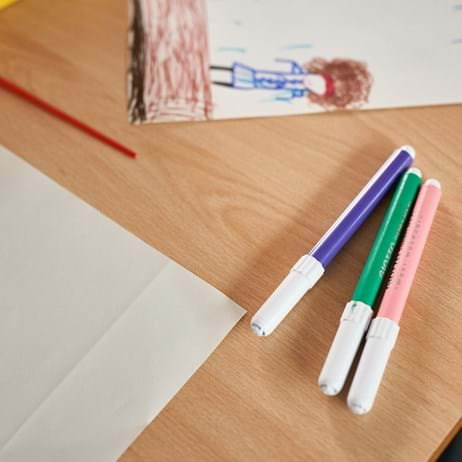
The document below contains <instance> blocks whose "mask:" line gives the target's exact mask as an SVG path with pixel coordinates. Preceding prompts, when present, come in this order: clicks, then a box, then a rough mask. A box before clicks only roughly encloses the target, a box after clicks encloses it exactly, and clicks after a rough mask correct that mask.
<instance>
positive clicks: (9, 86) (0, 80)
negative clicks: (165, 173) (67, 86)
mask: <svg viewBox="0 0 462 462" xmlns="http://www.w3.org/2000/svg"><path fill="white" fill-rule="evenodd" d="M0 87H3V88H5V89H6V90H9V91H11V92H12V93H14V94H16V95H18V96H21V97H22V98H24V99H26V100H27V101H29V102H31V103H32V104H35V105H36V106H38V107H39V108H41V109H43V110H45V111H47V112H49V113H50V114H53V115H54V116H55V117H58V119H61V120H64V121H65V122H67V123H69V124H71V125H74V127H77V128H79V129H80V130H82V131H84V132H86V133H88V134H89V135H90V136H93V137H94V138H97V139H98V140H100V141H102V142H103V143H106V144H108V145H109V146H112V147H113V148H115V149H117V150H118V151H120V152H121V153H123V154H125V155H126V156H129V157H132V158H136V152H134V151H132V150H130V149H128V148H126V147H125V146H122V145H121V144H120V143H118V142H117V141H114V140H113V139H111V138H109V137H107V136H106V135H103V134H102V133H100V132H98V131H97V130H95V129H94V128H91V127H90V126H89V125H87V124H85V123H83V122H81V121H80V120H77V119H75V118H74V117H72V116H70V115H69V114H66V113H65V112H63V111H61V110H60V109H58V108H57V107H55V106H52V105H51V104H49V103H47V102H46V101H43V100H41V99H40V98H37V96H34V95H33V94H32V93H29V92H28V91H26V90H23V89H22V88H20V87H18V86H17V85H15V84H14V83H11V82H8V81H7V80H5V79H3V78H2V77H0Z"/></svg>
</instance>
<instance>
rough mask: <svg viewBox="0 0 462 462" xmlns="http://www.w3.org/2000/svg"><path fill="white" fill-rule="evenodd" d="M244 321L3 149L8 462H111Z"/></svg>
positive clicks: (1, 433) (0, 223) (0, 350)
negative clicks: (235, 326)
mask: <svg viewBox="0 0 462 462" xmlns="http://www.w3.org/2000/svg"><path fill="white" fill-rule="evenodd" d="M243 314H244V310H243V309H242V308H240V307H238V306H237V305H236V304H235V303H234V302H232V301H231V300H230V299H228V298H227V297H226V296H225V295H223V294H222V293H220V292H219V291H218V290H216V289H214V288H213V287H211V286H210V285H208V284H207V283H205V282H204V281H202V280H201V279H199V278H198V277H196V276H194V275H193V274H192V273H190V272H189V271H187V270H185V269H184V268H182V267H181V266H179V265H177V264H176V263H174V262H173V261H172V260H170V259H168V258H167V257H166V256H164V255H162V254H161V253H159V252H157V251H156V250H154V249H153V248H151V247H149V246H148V245H147V244H145V243H144V242H143V241H141V240H140V239H138V238H136V237H135V236H133V235H132V234H130V233H128V232H127V231H126V230H124V229H123V228H121V227H120V226H119V225H117V224H116V223H114V222H113V221H111V220H109V219H108V218H106V217H105V216H103V215H102V214H101V213H99V212H98V211H97V210H95V209H94V208H92V207H90V206H89V205H88V204H86V203H85V202H83V201H81V200H80V199H78V198H77V197H75V196H74V195H72V194H71V193H70V192H68V191H66V190H65V189H64V188H62V187H60V186H59V185H57V184H56V183H54V182H53V181H52V180H50V179H49V178H47V177H46V176H45V175H43V174H42V173H40V172H39V171H37V170H35V169H34V168H32V167H31V166H30V165H29V164H27V163H26V162H24V161H23V160H21V159H19V158H18V157H16V156H15V155H13V154H12V153H10V152H8V151H7V150H6V149H4V148H1V147H0V367H1V369H0V461H1V462H6V461H8V462H9V461H24V462H26V461H27V462H30V461H34V462H41V461H46V462H50V461H60V462H66V461H86V462H92V461H95V462H105V461H113V460H115V459H116V458H117V457H119V456H120V455H121V453H122V452H123V451H124V450H125V449H126V448H127V447H128V446H129V445H130V443H131V442H132V441H133V440H134V439H135V437H136V436H137V435H138V434H139V433H140V432H141V431H142V430H143V428H144V427H145V426H146V425H147V424H148V423H149V422H150V421H151V420H152V419H153V418H154V417H155V416H156V415H157V414H158V413H159V412H160V411H161V410H162V408H163V407H164V406H165V405H166V404H167V402H168V401H169V400H170V399H171V398H172V397H173V396H174V394H175V393H176V392H177V391H178V390H179V389H180V388H181V386H182V385H183V384H184V383H185V382H186V381H187V380H188V378H189V377H190V376H191V375H192V374H193V373H194V371H195V370H196V369H197V368H198V367H199V366H200V365H201V364H202V363H203V362H204V361H205V359H206V358H207V357H208V356H209V355H210V353H211V352H212V351H213V350H214V349H215V347H216V346H217V345H218V344H219V343H220V341H221V340H222V339H223V338H224V337H225V335H226V334H227V333H228V332H229V330H230V329H231V328H232V327H233V326H234V325H235V323H236V322H237V321H238V320H239V319H240V318H241V317H242V315H243Z"/></svg>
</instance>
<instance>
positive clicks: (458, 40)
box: [451, 38, 462, 45]
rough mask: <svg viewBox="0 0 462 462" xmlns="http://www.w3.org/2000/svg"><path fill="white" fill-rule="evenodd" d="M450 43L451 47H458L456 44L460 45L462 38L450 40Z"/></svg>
mask: <svg viewBox="0 0 462 462" xmlns="http://www.w3.org/2000/svg"><path fill="white" fill-rule="evenodd" d="M451 43H452V44H453V45H458V44H460V43H462V38H456V39H452V40H451Z"/></svg>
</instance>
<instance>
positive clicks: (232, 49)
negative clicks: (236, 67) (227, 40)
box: [218, 47, 247, 53]
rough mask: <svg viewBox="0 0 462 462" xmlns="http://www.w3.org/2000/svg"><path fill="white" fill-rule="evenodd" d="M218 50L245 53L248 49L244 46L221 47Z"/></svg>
mask: <svg viewBox="0 0 462 462" xmlns="http://www.w3.org/2000/svg"><path fill="white" fill-rule="evenodd" d="M218 51H224V52H232V53H245V52H246V51H247V50H246V49H245V48H242V47H220V48H218Z"/></svg>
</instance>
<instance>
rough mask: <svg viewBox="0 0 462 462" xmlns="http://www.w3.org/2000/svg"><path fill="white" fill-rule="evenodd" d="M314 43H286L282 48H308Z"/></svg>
mask: <svg viewBox="0 0 462 462" xmlns="http://www.w3.org/2000/svg"><path fill="white" fill-rule="evenodd" d="M312 47H313V45H311V43H293V44H291V45H286V46H285V47H282V48H281V49H282V50H306V49H308V48H312Z"/></svg>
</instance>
